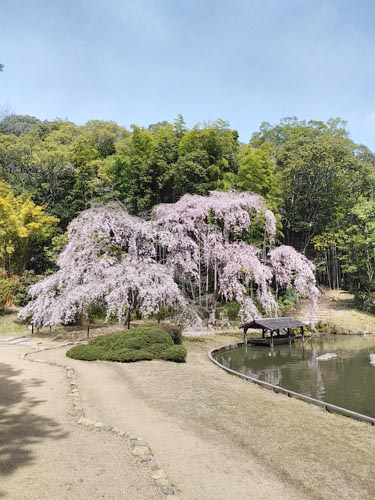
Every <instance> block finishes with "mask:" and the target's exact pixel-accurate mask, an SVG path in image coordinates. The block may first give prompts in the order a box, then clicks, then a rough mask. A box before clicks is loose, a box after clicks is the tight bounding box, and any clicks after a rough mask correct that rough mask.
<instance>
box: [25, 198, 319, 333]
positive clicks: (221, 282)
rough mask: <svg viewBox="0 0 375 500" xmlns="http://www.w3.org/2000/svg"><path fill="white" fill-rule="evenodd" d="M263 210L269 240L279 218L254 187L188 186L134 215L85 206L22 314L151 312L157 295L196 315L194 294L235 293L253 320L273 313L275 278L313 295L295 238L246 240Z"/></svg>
mask: <svg viewBox="0 0 375 500" xmlns="http://www.w3.org/2000/svg"><path fill="white" fill-rule="evenodd" d="M259 217H261V220H263V231H264V241H265V244H266V245H267V247H268V248H269V249H271V248H272V245H273V243H274V238H275V232H276V220H275V217H274V215H273V213H272V212H271V211H269V210H268V209H267V207H266V204H265V201H264V200H263V198H261V197H260V196H258V195H256V194H251V193H233V192H229V193H219V192H212V193H211V194H210V195H209V196H198V195H185V196H183V197H182V198H181V199H180V200H179V201H178V202H177V203H174V204H164V205H159V206H157V207H155V208H154V210H153V212H152V214H151V219H150V220H147V221H146V220H143V219H140V218H137V217H132V216H130V215H129V214H128V213H127V212H126V210H124V208H123V207H122V206H121V205H119V204H109V205H106V206H104V207H98V208H93V209H89V210H86V211H85V212H82V214H81V215H80V216H78V217H77V218H76V219H75V220H74V221H73V222H72V223H71V224H70V226H69V230H68V244H67V246H66V248H65V249H64V251H63V252H62V253H61V255H60V256H59V259H58V265H59V268H60V269H59V271H58V272H57V273H55V274H54V275H52V276H49V277H47V278H45V279H44V280H42V281H41V282H39V283H37V284H36V285H34V286H33V287H31V289H30V295H31V298H32V300H31V302H30V303H29V304H28V305H27V306H26V308H24V310H23V311H22V312H21V317H23V318H27V317H31V318H32V321H33V323H34V325H35V326H46V325H55V324H67V323H71V322H74V321H76V320H77V318H79V317H85V316H86V317H87V316H88V315H89V311H90V307H92V305H93V304H95V305H98V306H100V307H102V308H104V309H105V310H106V314H107V318H110V317H114V316H116V317H117V318H118V321H119V322H120V323H123V322H126V321H127V320H128V319H129V317H130V314H131V313H132V312H133V311H135V312H136V313H137V314H139V315H143V316H145V317H148V316H150V315H153V314H157V313H158V312H159V311H160V307H161V305H163V306H166V307H169V308H174V309H178V310H180V311H182V312H184V314H185V316H188V315H190V317H191V316H195V317H196V314H195V313H194V304H199V305H200V306H204V307H206V309H207V310H210V311H211V316H212V310H214V309H215V306H216V303H217V302H218V301H219V300H221V301H233V300H234V301H237V302H239V303H240V305H241V315H242V317H243V319H245V320H247V319H250V318H254V317H259V316H260V314H261V313H260V311H259V308H261V309H263V310H264V312H265V313H266V314H267V315H272V314H276V313H277V301H276V299H275V297H274V293H273V290H272V284H273V282H275V281H276V282H277V284H278V286H280V287H283V288H288V287H294V288H295V290H296V292H297V293H298V294H299V295H301V296H303V295H309V296H312V297H315V296H316V287H315V279H314V274H313V265H312V264H311V263H310V262H309V261H308V260H307V259H306V258H305V257H304V256H302V255H301V254H299V253H298V252H296V251H295V250H294V249H292V248H291V247H285V246H282V247H279V248H275V249H271V250H270V252H269V255H268V256H267V254H266V253H265V252H264V249H262V250H260V249H259V248H257V247H256V246H254V245H252V244H250V243H248V242H247V235H248V233H247V232H248V230H249V228H250V227H251V226H252V224H254V223H255V221H259Z"/></svg>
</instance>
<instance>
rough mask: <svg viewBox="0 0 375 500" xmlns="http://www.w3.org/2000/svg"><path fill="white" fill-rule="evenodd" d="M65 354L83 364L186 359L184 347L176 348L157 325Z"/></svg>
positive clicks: (76, 348) (138, 329) (108, 337)
mask: <svg viewBox="0 0 375 500" xmlns="http://www.w3.org/2000/svg"><path fill="white" fill-rule="evenodd" d="M66 354H67V356H69V357H70V358H73V359H80V360H84V361H96V360H101V361H119V362H122V363H130V362H133V361H144V360H152V359H165V360H166V361H175V362H177V363H182V362H184V361H185V359H186V349H185V347H183V346H182V345H175V344H174V343H173V340H172V337H171V335H170V334H169V333H167V332H166V331H165V329H163V328H162V327H159V326H143V327H139V328H135V329H134V330H130V331H126V332H123V333H117V334H112V335H103V336H101V337H97V338H95V339H93V340H91V341H90V342H89V343H88V344H86V345H78V346H75V347H73V348H72V349H69V351H68V352H67V353H66Z"/></svg>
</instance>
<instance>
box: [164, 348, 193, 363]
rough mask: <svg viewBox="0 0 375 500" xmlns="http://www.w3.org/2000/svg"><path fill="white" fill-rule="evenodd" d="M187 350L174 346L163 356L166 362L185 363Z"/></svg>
mask: <svg viewBox="0 0 375 500" xmlns="http://www.w3.org/2000/svg"><path fill="white" fill-rule="evenodd" d="M186 354H187V352H186V349H185V347H183V346H182V345H174V346H172V347H169V349H167V350H166V351H164V352H163V353H162V355H161V358H162V359H165V360H166V361H175V362H176V363H183V362H184V361H185V359H186Z"/></svg>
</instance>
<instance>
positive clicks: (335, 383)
mask: <svg viewBox="0 0 375 500" xmlns="http://www.w3.org/2000/svg"><path fill="white" fill-rule="evenodd" d="M325 353H335V354H336V355H337V357H336V358H335V359H331V360H328V361H321V360H318V356H320V355H322V354H325ZM372 353H375V335H368V336H346V335H345V336H343V335H329V336H325V337H321V338H313V339H306V340H305V341H304V342H302V341H296V343H295V344H292V345H289V344H287V345H279V346H275V347H274V348H273V349H270V348H267V347H258V346H247V347H242V348H238V349H233V350H231V351H225V352H222V353H220V354H217V355H216V356H215V358H216V359H217V361H219V363H221V364H222V365H224V366H226V367H228V368H231V369H232V370H235V371H237V372H240V373H243V374H245V375H247V376H249V377H253V378H256V379H258V380H262V381H264V382H268V383H270V384H274V385H278V386H280V387H283V388H285V389H288V390H290V391H294V392H298V393H300V394H304V395H306V396H309V397H312V398H315V399H319V400H321V401H325V402H327V403H331V404H334V405H336V406H340V407H342V408H347V409H349V410H353V411H355V412H357V413H361V414H363V415H367V416H369V417H373V418H375V367H373V366H371V365H370V364H369V359H368V358H369V354H372Z"/></svg>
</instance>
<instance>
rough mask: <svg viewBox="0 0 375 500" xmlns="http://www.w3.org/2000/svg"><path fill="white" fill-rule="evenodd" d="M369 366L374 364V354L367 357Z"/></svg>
mask: <svg viewBox="0 0 375 500" xmlns="http://www.w3.org/2000/svg"><path fill="white" fill-rule="evenodd" d="M368 360H369V361H370V365H371V366H375V354H370V355H369V357H368Z"/></svg>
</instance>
